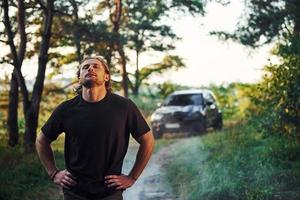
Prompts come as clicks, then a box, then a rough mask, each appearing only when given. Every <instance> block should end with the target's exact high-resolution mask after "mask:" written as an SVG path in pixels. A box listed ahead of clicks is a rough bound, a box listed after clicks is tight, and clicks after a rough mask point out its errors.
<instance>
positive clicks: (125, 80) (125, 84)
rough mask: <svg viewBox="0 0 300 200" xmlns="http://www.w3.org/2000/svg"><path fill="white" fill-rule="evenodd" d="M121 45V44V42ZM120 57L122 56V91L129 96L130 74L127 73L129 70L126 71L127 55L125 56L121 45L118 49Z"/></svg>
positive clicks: (125, 95)
mask: <svg viewBox="0 0 300 200" xmlns="http://www.w3.org/2000/svg"><path fill="white" fill-rule="evenodd" d="M119 45H120V44H119ZM118 52H119V54H120V57H121V65H122V66H121V74H122V89H123V91H122V93H123V96H124V97H126V98H127V97H128V75H127V71H126V57H125V53H124V51H123V48H122V47H121V46H119V50H118Z"/></svg>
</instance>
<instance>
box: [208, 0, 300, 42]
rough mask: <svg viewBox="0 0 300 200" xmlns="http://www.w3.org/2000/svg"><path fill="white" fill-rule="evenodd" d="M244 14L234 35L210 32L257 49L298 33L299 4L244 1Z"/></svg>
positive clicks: (273, 0)
mask: <svg viewBox="0 0 300 200" xmlns="http://www.w3.org/2000/svg"><path fill="white" fill-rule="evenodd" d="M245 7H246V8H245V12H243V15H242V17H241V18H240V21H239V22H238V24H237V30H236V31H235V32H234V33H226V32H219V31H214V32H212V34H213V35H218V36H219V37H220V38H222V39H233V40H235V41H238V42H240V43H241V44H243V45H248V46H251V47H258V46H261V45H263V44H267V43H270V42H272V41H274V40H275V41H278V39H282V38H284V37H286V36H288V37H290V36H292V35H294V36H295V35H298V36H299V32H300V16H299V14H298V13H299V12H300V2H299V1H295V0H264V1H257V0H250V1H245Z"/></svg>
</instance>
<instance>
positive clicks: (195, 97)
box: [165, 94, 202, 106]
mask: <svg viewBox="0 0 300 200" xmlns="http://www.w3.org/2000/svg"><path fill="white" fill-rule="evenodd" d="M165 105H166V106H187V105H202V95H201V94H181V95H172V96H170V97H169V98H168V99H167V100H166V102H165Z"/></svg>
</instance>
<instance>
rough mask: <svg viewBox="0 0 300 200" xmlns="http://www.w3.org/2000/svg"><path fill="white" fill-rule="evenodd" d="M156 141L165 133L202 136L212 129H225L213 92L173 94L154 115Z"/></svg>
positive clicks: (153, 125)
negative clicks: (209, 128)
mask: <svg viewBox="0 0 300 200" xmlns="http://www.w3.org/2000/svg"><path fill="white" fill-rule="evenodd" d="M151 126H152V131H153V134H154V136H155V138H161V137H162V136H163V134H164V133H176V132H183V133H190V134H194V135H195V134H202V133H205V132H206V129H207V128H208V127H213V128H215V129H221V128H222V126H223V120H222V113H221V111H220V109H219V108H218V106H217V102H216V98H215V96H214V94H213V93H212V92H211V91H210V90H206V89H201V90H182V91H176V92H173V93H172V94H170V95H169V96H168V97H167V98H166V100H165V101H164V102H163V103H162V104H161V105H160V107H159V108H158V109H157V110H155V112H154V113H153V114H152V115H151Z"/></svg>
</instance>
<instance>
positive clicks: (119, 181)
mask: <svg viewBox="0 0 300 200" xmlns="http://www.w3.org/2000/svg"><path fill="white" fill-rule="evenodd" d="M105 183H106V184H107V187H116V190H121V189H126V188H129V187H131V186H132V185H133V184H134V183H135V179H134V178H132V177H130V176H126V175H108V176H105Z"/></svg>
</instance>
